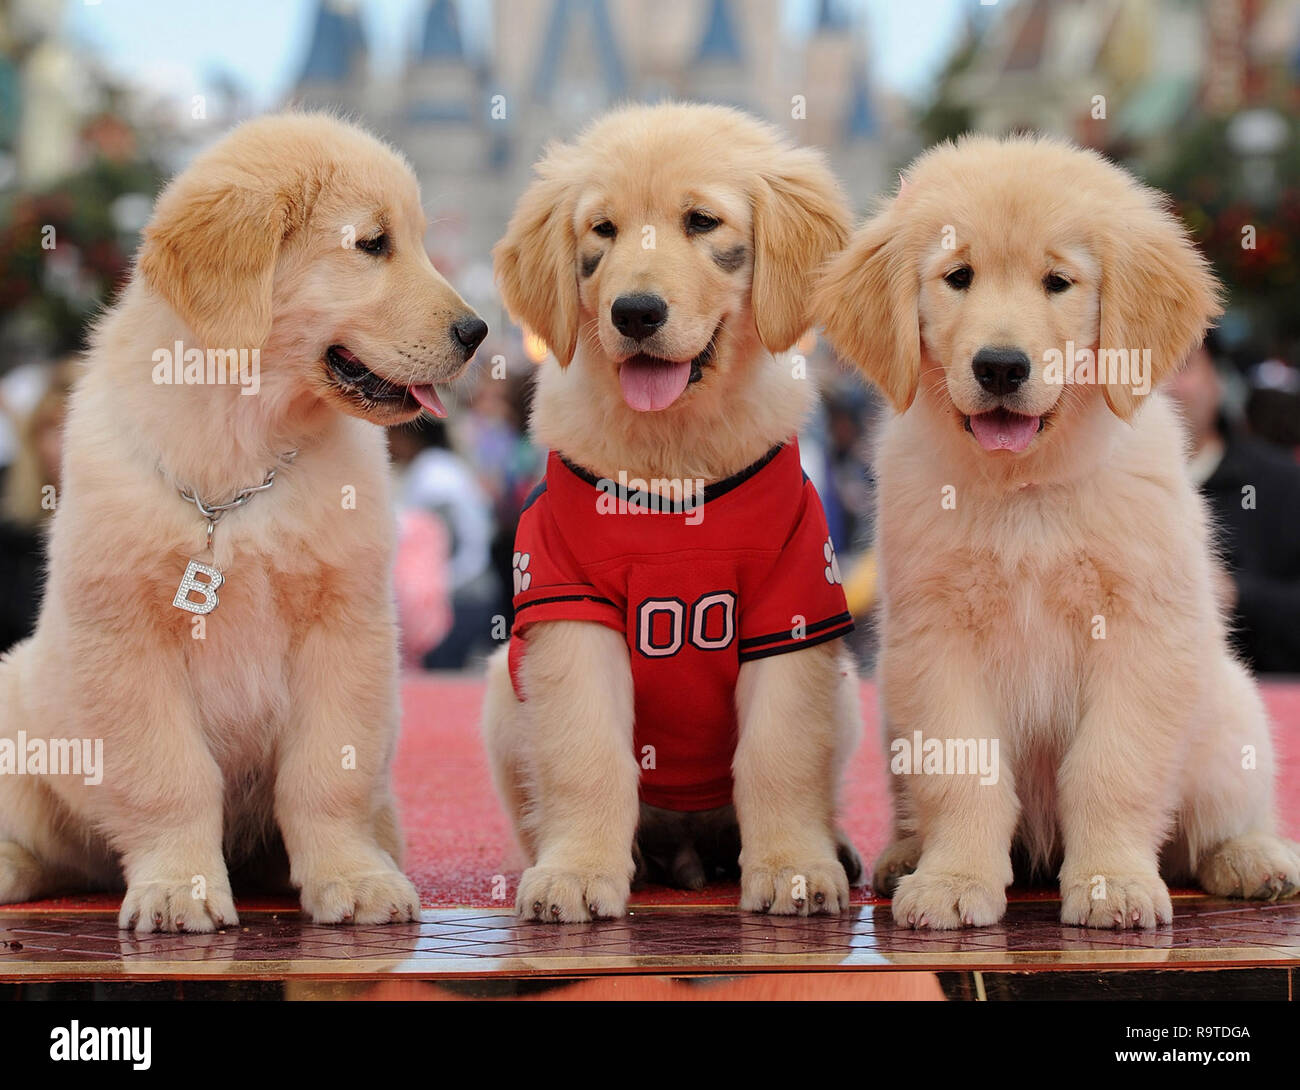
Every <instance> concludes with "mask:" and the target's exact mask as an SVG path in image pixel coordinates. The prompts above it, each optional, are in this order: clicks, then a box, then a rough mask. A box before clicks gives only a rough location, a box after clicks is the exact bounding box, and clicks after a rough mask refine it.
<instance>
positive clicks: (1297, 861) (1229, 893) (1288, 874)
mask: <svg viewBox="0 0 1300 1090" xmlns="http://www.w3.org/2000/svg"><path fill="white" fill-rule="evenodd" d="M1196 877H1197V879H1198V881H1199V882H1200V883H1201V888H1202V889H1203V890H1205V892H1206V893H1212V894H1214V895H1215V896H1216V897H1247V898H1250V899H1251V900H1254V901H1276V900H1279V899H1280V898H1283V897H1291V896H1293V895H1294V894H1296V893H1300V851H1297V850H1296V848H1295V846H1294V845H1292V844H1291V843H1290V842H1288V841H1285V840H1282V839H1281V838H1280V837H1276V836H1269V835H1268V834H1266V833H1252V834H1249V835H1246V836H1238V837H1234V838H1233V839H1231V840H1226V841H1224V842H1223V843H1222V844H1220V845H1219V846H1218V847H1217V848H1215V849H1214V851H1212V852H1211V853H1210V854H1209V855H1208V856H1207V857H1206V859H1205V860H1204V861H1203V862H1202V863H1201V865H1200V867H1199V868H1198V870H1197V873H1196Z"/></svg>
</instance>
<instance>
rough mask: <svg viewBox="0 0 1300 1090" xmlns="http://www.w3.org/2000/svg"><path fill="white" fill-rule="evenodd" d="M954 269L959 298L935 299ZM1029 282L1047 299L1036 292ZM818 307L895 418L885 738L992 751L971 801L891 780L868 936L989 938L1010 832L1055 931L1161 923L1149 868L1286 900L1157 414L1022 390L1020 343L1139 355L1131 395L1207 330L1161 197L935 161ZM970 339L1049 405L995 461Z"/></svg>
mask: <svg viewBox="0 0 1300 1090" xmlns="http://www.w3.org/2000/svg"><path fill="white" fill-rule="evenodd" d="M948 226H951V227H953V228H954V229H955V230H954V231H953V232H952V234H951V235H950V236H949V237H950V238H952V239H955V243H956V249H950V248H946V247H945V246H944V238H945V228H946V227H948ZM960 260H964V261H967V262H969V264H970V265H971V267H972V269H973V273H974V279H973V282H972V284H971V286H970V288H968V289H967V290H966V291H956V290H953V289H952V288H951V287H949V286H948V285H947V284H946V283H945V282H944V280H943V276H944V273H945V271H946V270H947V269H948V268H949V267H950V266H951V265H952V263H953V262H954V261H960ZM1053 269H1057V270H1065V271H1066V272H1068V274H1069V276H1070V278H1071V279H1072V280H1073V281H1074V283H1073V286H1072V287H1071V288H1069V290H1068V291H1066V292H1064V293H1061V294H1058V295H1050V294H1048V293H1047V292H1046V291H1045V290H1044V286H1043V278H1044V276H1045V274H1047V273H1048V272H1049V271H1050V270H1053ZM816 298H817V302H816V313H817V314H818V316H819V317H821V318H822V320H823V321H824V322H825V323H826V326H827V329H828V332H829V333H830V335H831V337H832V339H833V341H834V343H835V344H836V345H837V346H838V347H839V348H840V350H841V351H842V352H844V353H845V354H846V355H849V356H851V357H852V358H853V359H855V360H856V361H857V362H858V363H859V364H860V365H861V367H862V369H863V370H864V371H865V372H866V374H867V375H868V376H869V377H871V378H872V379H873V380H874V381H875V382H877V383H878V384H879V385H880V386H881V388H882V389H883V390H884V391H885V393H886V394H887V395H888V397H889V398H890V400H891V402H892V403H893V406H894V408H895V410H896V411H895V414H894V415H893V416H892V417H891V419H890V420H889V421H888V423H887V425H886V426H885V428H884V433H883V435H882V438H881V442H880V448H879V456H878V467H879V477H880V493H879V509H880V523H879V531H880V537H879V547H880V553H881V573H882V580H883V600H882V608H883V621H882V623H883V647H882V652H881V658H880V666H879V676H880V683H881V699H882V708H883V712H884V719H885V721H886V723H887V736H888V737H887V739H886V740H887V742H891V741H893V740H894V739H910V738H911V737H912V733H913V731H918V730H919V731H921V732H922V733H923V735H924V737H926V738H936V739H945V738H990V739H992V738H996V739H998V740H999V743H1000V748H1001V753H1000V756H1001V761H1000V765H1001V767H1000V778H999V780H998V783H997V784H996V785H990V786H981V785H980V784H979V782H978V777H975V776H969V775H966V776H963V775H942V774H936V775H927V774H919V775H910V776H899V777H897V779H896V782H895V783H894V784H893V787H894V794H895V823H894V824H895V828H894V841H893V843H892V844H891V845H890V846H889V847H888V848H887V849H886V850H885V852H884V853H883V855H882V856H881V858H880V859H879V860H878V861H877V864H876V872H875V884H876V887H877V888H878V889H882V890H887V889H892V888H893V887H894V885H895V883H896V885H897V888H896V891H895V892H894V916H895V918H896V919H897V920H898V921H899V922H900V923H903V924H911V925H914V926H918V927H925V926H928V927H935V928H951V927H960V926H962V925H963V924H967V925H969V924H975V925H985V924H991V923H993V922H995V921H996V920H997V919H999V918H1000V917H1001V916H1002V914H1003V912H1004V910H1005V906H1006V898H1005V893H1004V889H1005V887H1006V885H1007V884H1008V883H1009V882H1010V881H1011V880H1012V864H1011V850H1012V846H1013V842H1014V843H1015V844H1017V845H1018V846H1019V848H1020V849H1021V850H1022V851H1023V853H1024V854H1025V855H1026V856H1027V858H1028V859H1029V861H1030V863H1031V865H1032V866H1033V867H1034V868H1037V869H1040V870H1045V869H1047V868H1056V867H1059V868H1060V871H1059V878H1060V884H1061V897H1062V920H1063V921H1064V922H1066V923H1068V924H1078V925H1086V926H1095V927H1128V926H1141V927H1152V926H1154V925H1156V924H1157V923H1158V922H1168V921H1169V920H1170V918H1171V907H1170V901H1169V895H1168V892H1167V890H1166V887H1165V883H1164V881H1163V880H1162V877H1161V869H1162V866H1163V872H1164V876H1165V877H1167V878H1170V879H1171V880H1177V881H1188V880H1191V879H1193V878H1195V879H1197V880H1199V881H1200V883H1201V884H1202V886H1203V887H1204V888H1205V889H1206V890H1207V891H1208V892H1211V893H1214V894H1219V895H1232V896H1245V897H1276V896H1279V895H1285V894H1287V893H1289V892H1292V891H1294V889H1295V888H1296V887H1297V886H1300V855H1298V854H1297V852H1296V850H1295V847H1294V845H1291V844H1290V843H1288V842H1286V841H1284V840H1281V839H1280V838H1278V837H1277V835H1276V825H1275V818H1274V810H1273V776H1274V773H1275V766H1274V762H1273V757H1272V749H1271V743H1270V739H1269V731H1268V724H1267V721H1266V718H1265V713H1264V709H1263V706H1262V703H1261V701H1260V698H1259V695H1258V693H1257V691H1256V689H1255V686H1254V684H1253V683H1252V681H1251V679H1250V678H1249V677H1248V676H1247V673H1246V671H1245V670H1244V669H1243V667H1242V666H1241V665H1240V664H1239V663H1238V662H1237V661H1236V660H1235V659H1234V658H1233V657H1232V655H1231V653H1230V652H1229V650H1228V647H1227V644H1226V640H1225V635H1224V625H1223V621H1222V619H1221V618H1220V616H1219V612H1218V608H1217V605H1216V603H1215V600H1214V595H1213V591H1212V579H1211V564H1212V557H1211V549H1210V545H1209V537H1208V527H1207V519H1206V515H1205V511H1204V509H1203V506H1202V503H1201V501H1200V499H1199V498H1198V496H1197V494H1196V492H1195V490H1194V489H1193V487H1192V486H1191V484H1190V483H1189V482H1188V480H1187V477H1186V475H1185V472H1184V468H1183V460H1182V444H1183V436H1182V433H1181V430H1180V427H1179V422H1178V420H1177V419H1176V417H1175V414H1174V412H1173V411H1172V409H1171V408H1170V405H1169V403H1168V402H1167V401H1166V400H1165V399H1164V397H1163V396H1162V395H1161V394H1160V393H1159V392H1155V393H1152V394H1151V395H1149V396H1147V397H1145V398H1142V397H1139V396H1137V395H1134V394H1133V393H1132V391H1131V390H1130V389H1128V388H1122V389H1111V388H1106V389H1098V388H1097V386H1096V385H1091V386H1084V385H1074V386H1065V387H1062V386H1060V385H1052V384H1050V383H1048V382H1046V381H1045V378H1044V362H1043V361H1044V353H1045V351H1046V350H1048V349H1050V348H1054V347H1055V348H1063V347H1064V344H1065V342H1066V340H1067V339H1072V340H1074V341H1075V342H1076V344H1078V345H1080V346H1088V347H1093V348H1095V347H1097V345H1098V343H1099V342H1100V343H1101V344H1102V345H1103V346H1104V345H1108V344H1109V345H1117V344H1118V345H1128V346H1132V347H1146V348H1150V349H1151V350H1152V361H1153V366H1154V370H1155V373H1156V380H1157V381H1158V380H1159V378H1160V377H1161V376H1163V375H1165V374H1167V373H1168V372H1170V371H1171V370H1172V369H1174V368H1175V367H1176V366H1177V365H1178V364H1179V363H1180V362H1181V358H1182V357H1183V355H1184V354H1185V353H1186V351H1187V350H1188V349H1189V348H1190V347H1191V346H1192V345H1193V344H1195V343H1196V342H1197V341H1198V340H1199V338H1200V337H1201V336H1202V334H1203V331H1204V329H1205V326H1206V325H1207V323H1208V322H1210V321H1211V320H1212V319H1213V318H1214V317H1215V315H1216V314H1217V313H1218V303H1217V293H1216V286H1215V283H1214V281H1213V279H1212V277H1211V275H1210V273H1209V271H1208V269H1207V267H1206V265H1205V262H1204V261H1203V259H1202V258H1201V257H1200V256H1199V255H1198V254H1197V253H1196V252H1195V250H1194V249H1193V248H1192V246H1191V244H1190V242H1189V241H1188V240H1187V238H1186V236H1185V234H1184V233H1183V231H1182V228H1181V227H1180V226H1178V225H1177V223H1176V221H1175V220H1174V219H1173V217H1172V216H1170V215H1169V214H1168V213H1167V212H1166V211H1164V210H1163V208H1162V202H1161V201H1160V199H1159V198H1158V195H1156V194H1154V193H1152V192H1151V191H1149V190H1146V189H1144V188H1142V187H1141V186H1139V185H1138V184H1137V183H1136V182H1134V181H1133V179H1132V178H1130V177H1129V176H1128V175H1127V174H1125V173H1123V172H1122V171H1120V170H1118V169H1116V168H1115V167H1113V166H1111V165H1109V164H1107V163H1106V162H1105V161H1104V160H1102V159H1101V158H1100V157H1098V156H1096V155H1094V154H1092V153H1089V152H1083V151H1079V150H1076V149H1073V148H1070V147H1068V146H1066V145H1064V144H1060V143H1056V142H1053V141H1048V140H1033V139H1014V140H1007V141H996V140H991V139H985V138H971V139H967V140H963V141H962V142H961V143H959V144H958V145H956V146H955V147H954V146H949V145H945V146H943V147H940V148H937V149H934V150H932V151H931V152H929V153H927V154H926V155H925V156H923V157H922V158H921V159H920V160H919V161H918V162H917V163H916V164H915V165H914V166H913V167H912V168H911V169H910V170H909V171H908V174H907V179H906V184H905V186H904V188H903V191H902V193H901V194H900V195H898V196H896V197H894V198H893V199H892V200H890V201H887V202H885V204H884V205H883V207H882V209H881V211H880V212H879V214H878V215H877V217H876V218H874V219H872V220H871V221H869V222H868V223H866V224H865V225H864V226H863V227H862V229H861V230H860V231H859V232H858V234H857V235H856V236H855V238H854V240H853V242H852V243H851V244H850V246H849V248H848V249H847V250H846V252H845V253H844V254H843V255H842V256H841V257H840V258H838V259H837V260H836V261H835V262H833V263H832V265H831V266H830V267H829V268H828V270H827V272H826V276H825V278H824V279H823V281H822V282H821V283H820V285H819V287H818V291H817V297H816ZM988 344H996V345H1014V346H1019V347H1021V348H1023V349H1024V350H1025V351H1026V352H1027V354H1028V356H1029V359H1030V361H1031V367H1032V373H1031V375H1030V378H1029V380H1028V381H1027V382H1026V383H1025V386H1024V388H1023V393H1024V398H1025V403H1026V404H1027V405H1029V406H1032V410H1026V411H1032V413H1033V414H1043V413H1046V414H1049V415H1048V423H1047V424H1046V425H1045V428H1044V430H1043V431H1042V432H1041V433H1040V434H1039V435H1038V436H1037V437H1036V438H1035V439H1034V440H1033V441H1032V442H1031V444H1030V445H1029V447H1028V448H1027V449H1026V450H1025V451H1024V452H1023V453H1020V454H1012V453H1009V452H1007V451H995V452H986V451H984V450H983V449H981V448H980V447H979V445H978V444H977V443H976V442H975V441H974V440H973V438H972V437H971V436H970V435H968V434H966V432H965V430H964V419H965V415H966V414H967V413H970V412H972V411H978V410H979V407H980V400H979V395H980V391H979V388H978V385H977V384H976V383H975V382H974V379H973V377H972V371H971V360H972V356H973V354H974V352H976V351H977V350H978V349H979V348H980V347H981V346H983V345H988ZM945 490H949V491H947V492H945ZM945 494H946V495H948V496H949V497H950V498H951V501H952V502H951V503H950V504H949V505H948V506H945V504H944V502H943V500H944V497H945ZM1099 620H1100V621H1101V622H1102V623H1104V625H1105V628H1104V638H1097V634H1096V633H1097V631H1098V630H1097V624H1098V621H1099ZM1245 747H1249V749H1247V748H1245ZM1250 757H1253V760H1254V765H1253V767H1249V768H1247V767H1243V765H1244V764H1249V763H1250V761H1249V759H1248V758H1250ZM913 871H914V873H912V872H913Z"/></svg>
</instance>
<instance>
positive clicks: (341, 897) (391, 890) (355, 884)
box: [301, 867, 420, 924]
mask: <svg viewBox="0 0 1300 1090" xmlns="http://www.w3.org/2000/svg"><path fill="white" fill-rule="evenodd" d="M301 899H302V908H303V911H304V912H306V913H307V915H309V916H310V917H311V918H312V922H313V923H360V924H375V923H407V922H408V921H410V920H418V919H419V918H420V896H419V894H418V893H416V892H415V886H413V885H412V884H411V880H410V879H409V878H407V877H406V875H404V874H403V873H402V872H401V871H399V870H397V869H396V868H395V867H393V868H389V869H387V870H375V871H361V872H356V873H352V874H346V873H345V874H326V875H322V876H320V877H319V878H316V879H313V880H309V881H306V882H303V884H302V898H301Z"/></svg>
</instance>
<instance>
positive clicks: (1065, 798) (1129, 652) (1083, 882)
mask: <svg viewBox="0 0 1300 1090" xmlns="http://www.w3.org/2000/svg"><path fill="white" fill-rule="evenodd" d="M1182 628H1183V630H1186V628H1187V626H1186V625H1185V624H1184V625H1183V626H1182ZM1160 631H1167V632H1173V631H1177V626H1175V625H1172V624H1171V625H1169V626H1166V627H1164V628H1162V629H1161V630H1160ZM1165 638H1166V639H1167V638H1168V637H1165ZM1159 639H1160V637H1159V636H1157V635H1151V634H1148V633H1146V632H1136V631H1133V630H1131V629H1129V630H1126V628H1125V626H1124V625H1122V624H1112V625H1111V632H1110V637H1109V638H1108V639H1106V640H1105V641H1100V640H1099V641H1097V648H1096V650H1095V654H1096V656H1097V661H1096V663H1095V664H1094V666H1093V670H1092V676H1091V680H1090V682H1089V684H1088V686H1087V688H1086V690H1085V692H1084V710H1083V715H1082V717H1081V719H1080V721H1079V726H1078V730H1077V733H1076V735H1075V738H1074V741H1073V742H1072V743H1071V745H1070V749H1069V751H1068V752H1067V753H1066V755H1065V759H1064V760H1063V761H1062V762H1061V768H1060V771H1059V773H1058V776H1057V781H1058V798H1059V819H1060V823H1061V833H1062V836H1063V837H1064V840H1065V857H1064V861H1063V863H1062V866H1061V922H1062V923H1066V924H1075V925H1079V926H1083V927H1120V928H1123V927H1155V926H1156V925H1157V924H1167V923H1170V922H1171V921H1172V920H1173V906H1172V904H1171V903H1170V900H1169V891H1168V889H1167V888H1166V887H1165V883H1164V881H1163V880H1162V879H1161V877H1160V865H1159V853H1160V847H1161V844H1162V843H1163V841H1164V839H1165V837H1166V836H1167V835H1168V832H1169V828H1170V825H1171V824H1172V819H1173V813H1174V809H1175V807H1176V800H1177V777H1178V775H1179V769H1180V756H1181V755H1180V749H1181V746H1182V744H1183V735H1184V733H1185V731H1186V729H1187V724H1188V722H1189V721H1190V717H1191V711H1192V708H1191V701H1192V699H1194V695H1193V694H1195V693H1196V692H1197V685H1196V683H1195V679H1194V678H1192V677H1190V676H1187V674H1186V672H1185V670H1186V668H1185V667H1182V666H1180V665H1178V664H1182V663H1186V664H1188V665H1189V666H1190V665H1193V664H1195V663H1196V661H1197V658H1196V656H1195V655H1194V654H1192V653H1191V651H1190V649H1178V650H1176V651H1175V650H1168V651H1164V652H1163V653H1162V654H1156V655H1153V654H1152V653H1151V650H1150V649H1151V648H1152V647H1153V646H1156V645H1157V644H1158V641H1159ZM1162 675H1163V676H1162Z"/></svg>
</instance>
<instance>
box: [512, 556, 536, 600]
mask: <svg viewBox="0 0 1300 1090" xmlns="http://www.w3.org/2000/svg"><path fill="white" fill-rule="evenodd" d="M532 559H533V558H532V555H531V554H530V553H515V557H514V560H513V561H512V567H513V568H514V573H515V593H516V594H520V593H522V592H523V591H526V590H527V589H528V588H529V587H530V586H531V585H532V582H533V577H532V575H531V574H530V573H529V571H528V565H529V562H530V561H531V560H532Z"/></svg>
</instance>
